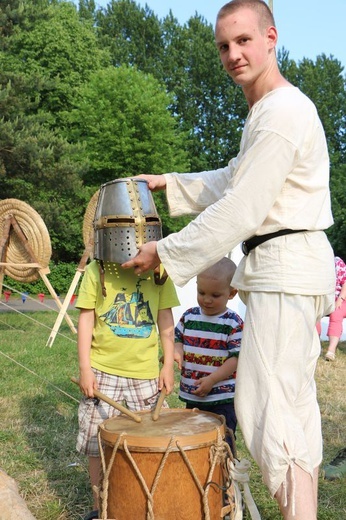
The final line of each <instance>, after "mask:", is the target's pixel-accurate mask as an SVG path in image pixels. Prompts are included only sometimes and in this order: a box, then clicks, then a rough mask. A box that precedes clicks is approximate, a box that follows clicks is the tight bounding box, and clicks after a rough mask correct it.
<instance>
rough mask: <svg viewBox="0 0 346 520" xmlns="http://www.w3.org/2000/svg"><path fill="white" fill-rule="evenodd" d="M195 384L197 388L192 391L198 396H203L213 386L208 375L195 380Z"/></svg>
mask: <svg viewBox="0 0 346 520" xmlns="http://www.w3.org/2000/svg"><path fill="white" fill-rule="evenodd" d="M195 386H196V387H197V388H196V390H194V391H193V392H192V393H193V394H194V395H198V397H205V396H206V395H208V394H209V392H210V390H211V389H212V388H213V380H212V378H211V377H210V376H206V377H201V379H198V381H195Z"/></svg>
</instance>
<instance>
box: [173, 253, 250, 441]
mask: <svg viewBox="0 0 346 520" xmlns="http://www.w3.org/2000/svg"><path fill="white" fill-rule="evenodd" d="M235 270H236V265H235V264H234V262H233V261H232V260H230V259H229V258H223V259H222V260H220V261H219V262H217V264H215V265H213V266H212V267H209V268H208V269H207V270H205V271H203V272H202V273H200V274H199V275H198V276H197V302H198V305H199V307H193V308H191V309H188V310H187V311H185V312H184V314H183V315H182V317H181V318H180V320H179V322H178V324H177V325H176V327H175V356H174V358H175V361H177V362H178V366H179V368H181V379H180V391H179V398H180V399H181V400H182V401H185V402H186V408H199V409H200V410H205V411H209V412H213V413H216V414H219V415H224V416H225V419H226V425H227V427H228V428H229V429H230V430H232V431H233V432H235V429H236V425H237V419H236V415H235V411H234V390H235V372H236V369H237V363H238V355H239V349H240V341H241V334H242V330H243V320H242V319H241V318H240V316H238V314H236V313H235V312H233V311H232V310H231V309H229V308H228V307H227V303H228V300H231V299H232V298H234V296H235V295H236V294H237V290H236V289H234V288H233V287H232V286H231V282H232V278H233V274H234V272H235ZM226 440H227V442H228V443H229V444H230V447H231V449H232V451H234V447H233V443H232V439H231V438H230V436H229V435H227V436H226Z"/></svg>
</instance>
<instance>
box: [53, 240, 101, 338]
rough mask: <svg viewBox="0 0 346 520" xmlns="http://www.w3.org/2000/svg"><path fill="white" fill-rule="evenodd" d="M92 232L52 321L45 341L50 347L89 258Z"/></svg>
mask: <svg viewBox="0 0 346 520" xmlns="http://www.w3.org/2000/svg"><path fill="white" fill-rule="evenodd" d="M93 235H94V234H93V233H92V234H91V236H90V239H89V244H88V246H87V247H86V248H85V250H84V253H83V256H82V258H81V260H80V262H79V264H78V267H77V271H76V273H75V275H74V278H73V280H72V282H71V285H70V288H69V290H68V292H67V294H66V297H65V300H64V303H63V304H62V307H61V309H60V312H59V314H58V317H57V319H56V321H55V323H54V327H53V328H52V332H51V333H50V336H49V338H48V341H47V343H46V346H48V347H51V346H52V345H53V343H54V340H55V337H56V335H57V333H58V331H59V328H60V325H61V322H62V320H63V319H64V316H65V313H66V311H67V308H68V306H69V303H70V301H71V298H72V296H73V294H74V290H75V288H76V287H77V284H78V280H79V278H80V277H81V276H82V273H83V272H84V271H85V266H86V263H87V261H88V259H89V256H90V254H91V251H92V243H93V242H92V238H93Z"/></svg>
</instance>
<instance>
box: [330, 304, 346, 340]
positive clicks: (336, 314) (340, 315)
mask: <svg viewBox="0 0 346 520" xmlns="http://www.w3.org/2000/svg"><path fill="white" fill-rule="evenodd" d="M344 318H346V302H342V305H341V307H339V308H338V309H335V311H333V312H332V313H331V315H330V316H329V325H328V332H327V336H328V337H329V338H330V336H334V337H336V338H340V337H341V334H342V325H343V323H342V322H343V320H344Z"/></svg>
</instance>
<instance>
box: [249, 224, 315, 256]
mask: <svg viewBox="0 0 346 520" xmlns="http://www.w3.org/2000/svg"><path fill="white" fill-rule="evenodd" d="M302 231H307V230H306V229H280V230H279V231H275V232H274V233H267V234H266V235H255V236H253V237H251V238H249V240H245V241H244V242H243V243H242V245H241V250H242V251H243V253H244V255H248V254H249V253H250V251H251V250H252V249H255V247H257V246H259V245H260V244H263V242H266V241H267V240H270V239H271V238H275V237H280V236H281V235H290V234H291V233H301V232H302Z"/></svg>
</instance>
